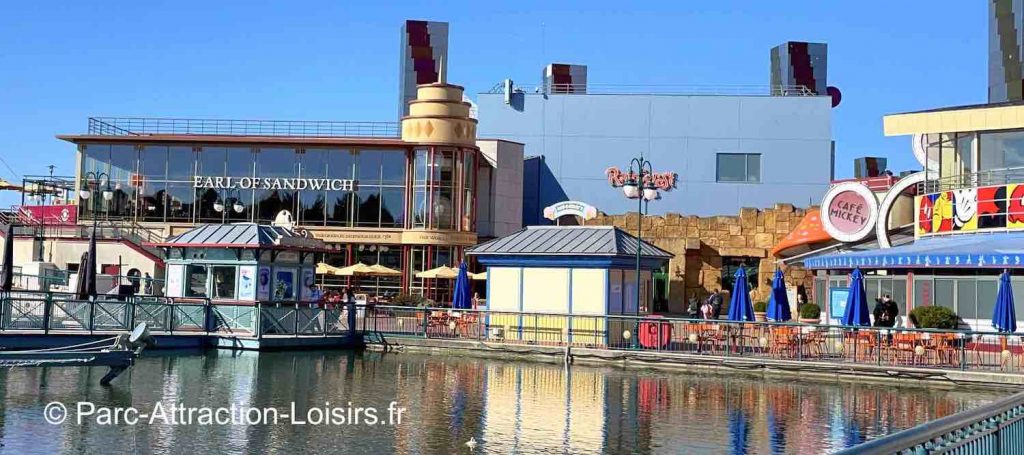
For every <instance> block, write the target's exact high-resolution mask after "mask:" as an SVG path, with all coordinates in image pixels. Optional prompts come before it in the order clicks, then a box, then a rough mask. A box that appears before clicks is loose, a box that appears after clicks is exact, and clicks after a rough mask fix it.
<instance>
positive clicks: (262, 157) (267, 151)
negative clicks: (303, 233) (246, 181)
mask: <svg viewBox="0 0 1024 455" xmlns="http://www.w3.org/2000/svg"><path fill="white" fill-rule="evenodd" d="M256 157H257V158H256V176H257V177H260V178H271V179H288V178H297V177H298V176H299V160H298V159H297V158H298V156H297V155H296V154H295V149H290V148H263V149H260V150H259V152H258V153H257V154H256ZM297 196H298V194H297V193H296V190H294V189H288V188H283V187H282V188H276V187H273V188H262V187H261V189H258V190H256V216H257V221H259V222H262V223H272V222H273V221H274V220H275V219H276V218H277V215H278V214H279V213H281V211H283V210H287V211H288V212H289V213H291V214H292V216H293V217H294V215H295V207H296V198H297Z"/></svg>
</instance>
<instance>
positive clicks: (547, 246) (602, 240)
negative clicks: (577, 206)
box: [466, 226, 674, 259]
mask: <svg viewBox="0 0 1024 455" xmlns="http://www.w3.org/2000/svg"><path fill="white" fill-rule="evenodd" d="M636 247H637V238H636V237H634V236H632V235H630V234H628V233H627V232H626V231H623V230H622V229H619V228H617V227H614V226H530V227H527V228H526V229H523V230H521V231H519V232H516V233H513V234H510V235H507V236H505V237H501V238H497V239H494V240H491V241H489V242H485V243H481V244H480V245H477V246H474V247H472V248H470V249H468V250H467V251H466V254H469V255H476V256H492V255H493V256H497V255H535V256H635V255H636ZM640 254H641V256H643V257H647V258H662V259H669V258H671V257H673V256H674V255H673V254H672V253H669V252H667V251H665V250H663V249H661V248H658V247H656V246H654V245H651V244H650V243H647V242H646V241H645V242H642V249H641V250H640Z"/></svg>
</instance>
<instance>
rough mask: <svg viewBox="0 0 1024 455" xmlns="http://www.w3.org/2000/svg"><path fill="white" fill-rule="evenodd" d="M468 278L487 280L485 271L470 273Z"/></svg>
mask: <svg viewBox="0 0 1024 455" xmlns="http://www.w3.org/2000/svg"><path fill="white" fill-rule="evenodd" d="M469 279H471V280H473V281H481V280H487V272H480V273H470V274H469Z"/></svg>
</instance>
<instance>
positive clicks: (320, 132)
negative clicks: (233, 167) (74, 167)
mask: <svg viewBox="0 0 1024 455" xmlns="http://www.w3.org/2000/svg"><path fill="white" fill-rule="evenodd" d="M89 134H91V135H97V136H143V135H157V134H199V135H219V136H288V137H398V136H399V124H398V123H397V122H338V121H302V120H298V121H297V120H227V119H187V118H145V117H89Z"/></svg>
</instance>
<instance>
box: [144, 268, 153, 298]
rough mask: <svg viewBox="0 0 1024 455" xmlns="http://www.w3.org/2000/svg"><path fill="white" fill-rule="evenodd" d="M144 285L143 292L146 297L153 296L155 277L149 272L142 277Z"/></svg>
mask: <svg viewBox="0 0 1024 455" xmlns="http://www.w3.org/2000/svg"><path fill="white" fill-rule="evenodd" d="M142 285H143V286H142V292H144V293H146V295H153V277H152V276H150V275H149V272H146V274H145V276H143V277H142Z"/></svg>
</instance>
